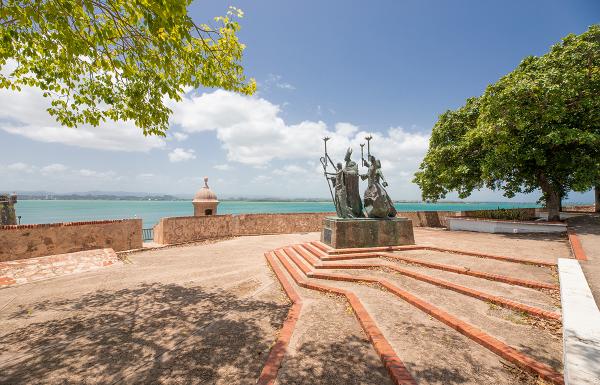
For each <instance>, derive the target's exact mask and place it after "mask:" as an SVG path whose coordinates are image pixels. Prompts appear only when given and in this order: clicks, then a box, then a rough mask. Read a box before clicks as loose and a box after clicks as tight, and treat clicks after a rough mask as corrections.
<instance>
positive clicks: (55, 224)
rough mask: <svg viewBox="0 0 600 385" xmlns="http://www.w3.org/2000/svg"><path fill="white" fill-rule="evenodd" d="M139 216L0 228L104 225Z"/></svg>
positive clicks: (2, 227)
mask: <svg viewBox="0 0 600 385" xmlns="http://www.w3.org/2000/svg"><path fill="white" fill-rule="evenodd" d="M141 220H142V219H141V218H128V219H108V220H103V221H86V222H58V223H36V224H31V225H2V226H0V230H20V229H37V228H48V227H67V226H83V225H104V224H109V223H118V222H128V221H141Z"/></svg>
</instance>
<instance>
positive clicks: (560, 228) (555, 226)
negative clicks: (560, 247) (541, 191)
mask: <svg viewBox="0 0 600 385" xmlns="http://www.w3.org/2000/svg"><path fill="white" fill-rule="evenodd" d="M446 220H447V221H448V229H449V230H452V231H460V230H462V231H475V232H479V233H564V232H566V231H567V225H566V224H563V223H535V222H517V221H496V220H493V219H474V218H452V217H448V218H446Z"/></svg>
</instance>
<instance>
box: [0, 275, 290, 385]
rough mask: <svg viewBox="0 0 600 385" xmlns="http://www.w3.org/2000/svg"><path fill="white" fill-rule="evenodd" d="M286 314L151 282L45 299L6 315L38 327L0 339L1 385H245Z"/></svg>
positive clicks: (262, 304) (273, 306) (283, 309)
mask: <svg viewBox="0 0 600 385" xmlns="http://www.w3.org/2000/svg"><path fill="white" fill-rule="evenodd" d="M287 309H288V308H287V305H280V304H277V303H275V302H268V301H261V300H256V299H252V298H249V299H240V298H238V297H236V296H234V295H232V294H228V293H227V292H224V291H214V292H213V291H206V290H205V289H202V288H199V287H185V286H181V285H176V284H166V285H165V284H158V283H154V284H143V285H141V286H138V287H136V288H132V289H123V290H118V291H96V292H94V293H91V294H85V295H83V296H81V297H79V298H76V299H74V300H60V301H45V302H42V303H38V304H37V305H34V307H33V308H32V309H20V310H18V311H15V312H14V313H13V314H11V315H10V318H13V319H23V320H24V321H25V319H26V318H30V317H34V316H36V318H41V319H42V320H40V321H39V322H36V320H35V319H31V320H30V322H32V323H30V324H28V325H27V326H23V327H22V328H19V329H17V330H14V331H13V332H10V333H8V334H4V335H3V336H2V339H1V341H0V383H2V384H34V383H35V384H112V383H139V384H154V383H163V384H171V383H173V384H175V383H178V384H207V383H210V384H216V383H223V384H233V383H235V384H245V383H247V384H254V383H255V381H256V378H257V377H258V374H259V373H260V370H261V369H262V366H263V364H264V360H265V359H266V356H267V355H268V352H269V349H270V347H271V344H272V343H273V342H274V340H275V338H276V336H275V334H276V332H277V331H278V330H279V328H280V327H281V324H282V322H283V319H284V318H285V316H286V315H287ZM40 312H48V314H49V316H51V317H52V318H53V319H50V320H43V317H44V315H45V313H44V314H42V315H41V316H38V315H37V314H36V313H38V314H39V313H40ZM56 312H59V313H64V314H58V315H57V314H56ZM47 317H48V316H47V315H46V318H47ZM61 317H62V318H61ZM123 380H126V381H123Z"/></svg>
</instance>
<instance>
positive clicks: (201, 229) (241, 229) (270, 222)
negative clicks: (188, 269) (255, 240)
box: [154, 213, 335, 244]
mask: <svg viewBox="0 0 600 385" xmlns="http://www.w3.org/2000/svg"><path fill="white" fill-rule="evenodd" d="M331 215H335V214H334V213H289V214H288V213H286V214H241V215H211V216H200V217H195V216H194V217H169V218H161V220H160V221H159V222H158V223H157V224H156V226H154V242H156V243H159V244H176V243H185V242H192V241H201V240H204V239H212V238H223V237H234V236H240V235H260V234H287V233H306V232H314V231H321V225H322V223H323V218H325V217H326V216H331Z"/></svg>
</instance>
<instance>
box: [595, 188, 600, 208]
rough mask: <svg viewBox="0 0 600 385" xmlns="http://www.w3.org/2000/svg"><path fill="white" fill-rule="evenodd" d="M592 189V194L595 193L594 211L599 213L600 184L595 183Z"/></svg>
mask: <svg viewBox="0 0 600 385" xmlns="http://www.w3.org/2000/svg"><path fill="white" fill-rule="evenodd" d="M594 190H595V194H594V195H596V199H595V201H596V202H595V203H596V205H595V206H594V211H595V212H597V213H600V185H597V186H596V188H595V189H594Z"/></svg>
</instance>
